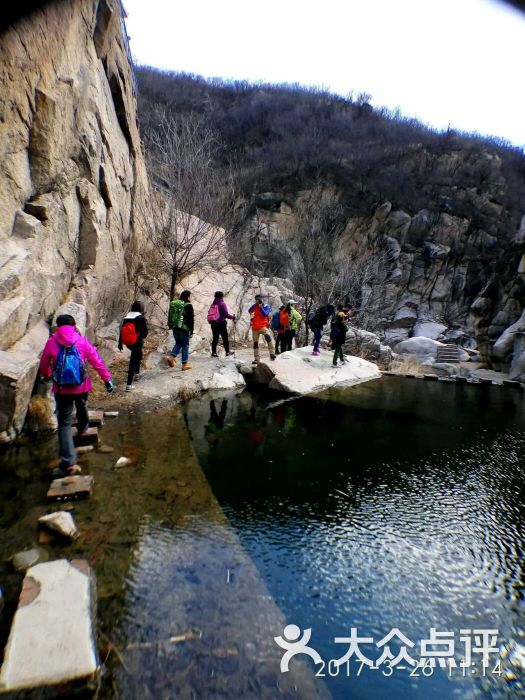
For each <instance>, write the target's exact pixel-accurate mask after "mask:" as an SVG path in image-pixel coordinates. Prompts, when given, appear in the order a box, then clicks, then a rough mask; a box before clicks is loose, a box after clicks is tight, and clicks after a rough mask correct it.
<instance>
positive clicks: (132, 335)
mask: <svg viewBox="0 0 525 700" xmlns="http://www.w3.org/2000/svg"><path fill="white" fill-rule="evenodd" d="M120 337H121V338H122V344H123V345H127V346H128V347H129V346H130V345H135V343H136V342H137V340H138V339H139V338H140V333H139V332H138V331H137V329H136V327H135V324H134V323H133V321H126V320H125V319H124V325H123V326H122V330H121V332H120Z"/></svg>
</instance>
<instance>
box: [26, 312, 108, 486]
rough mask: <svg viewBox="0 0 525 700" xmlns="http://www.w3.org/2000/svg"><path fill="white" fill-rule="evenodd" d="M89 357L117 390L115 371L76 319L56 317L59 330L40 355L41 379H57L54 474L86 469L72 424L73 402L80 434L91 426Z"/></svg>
mask: <svg viewBox="0 0 525 700" xmlns="http://www.w3.org/2000/svg"><path fill="white" fill-rule="evenodd" d="M86 360H87V362H89V364H90V365H91V366H92V367H93V369H94V370H95V371H96V372H97V374H98V375H99V377H100V378H101V379H102V381H103V382H104V384H105V385H106V389H107V391H108V393H109V394H111V392H112V391H114V389H115V385H114V384H113V382H112V381H111V374H110V372H109V370H108V368H107V367H106V365H105V364H104V362H103V361H102V358H101V357H100V355H99V354H98V352H97V351H96V349H95V348H94V347H93V346H92V345H91V343H90V342H89V341H88V339H87V338H84V337H83V336H81V335H80V333H79V332H78V330H77V328H76V324H75V319H74V318H73V316H70V315H69V314H62V315H60V316H58V317H57V319H56V331H55V332H54V333H53V335H52V336H51V337H50V338H49V339H48V341H47V343H46V345H45V347H44V351H43V352H42V357H41V358H40V365H39V375H40V379H41V381H46V380H48V379H51V378H52V379H53V393H54V395H55V402H56V413H57V419H58V442H59V446H60V465H59V466H58V467H57V469H56V470H55V471H54V472H53V476H70V475H72V474H79V473H80V472H81V471H82V469H81V468H80V467H79V466H78V464H77V463H76V461H77V454H76V450H75V445H74V443H73V433H72V431H71V426H72V423H73V405H75V407H76V410H77V434H78V435H83V434H85V433H86V431H87V429H88V423H89V419H88V411H87V398H88V393H89V392H90V391H91V389H92V388H93V385H92V383H91V377H90V376H89V374H88V372H87V370H86Z"/></svg>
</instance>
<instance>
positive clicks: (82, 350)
mask: <svg viewBox="0 0 525 700" xmlns="http://www.w3.org/2000/svg"><path fill="white" fill-rule="evenodd" d="M59 343H60V345H66V346H68V345H72V344H73V343H76V345H77V349H78V353H79V355H80V357H81V358H82V359H83V360H84V362H86V360H87V362H89V364H90V365H91V366H92V367H93V369H94V370H95V371H96V372H97V374H98V376H99V377H100V378H101V379H102V381H103V382H109V380H110V379H111V374H110V373H109V370H108V368H107V367H106V365H105V364H104V362H103V360H102V358H101V357H100V355H99V354H98V352H97V351H96V349H95V348H94V347H93V346H92V345H91V343H90V342H89V340H88V339H87V338H84V336H82V335H80V333H79V332H78V331H77V329H76V328H75V326H60V327H59V328H57V329H56V331H55V333H54V334H53V335H52V336H51V338H49V340H48V341H47V343H46V345H45V347H44V351H43V352H42V357H41V358H40V367H39V373H40V376H41V377H46V378H48V377H52V376H53V369H54V367H55V363H56V361H57V358H58V352H59V347H58V344H59ZM92 388H93V384H92V383H91V377H90V376H89V374H87V375H86V380H85V381H84V382H83V383H82V384H81V385H80V386H71V387H63V388H62V389H61V390H60V393H61V394H85V393H87V392H88V391H91V389H92ZM53 391H54V393H55V394H56V393H58V387H57V385H56V384H55V382H53Z"/></svg>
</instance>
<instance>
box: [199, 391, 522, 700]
mask: <svg viewBox="0 0 525 700" xmlns="http://www.w3.org/2000/svg"><path fill="white" fill-rule="evenodd" d="M328 399H329V400H327V399H325V398H324V397H323V398H318V399H312V398H305V399H298V400H296V401H293V402H285V403H282V404H279V405H275V404H273V405H272V407H270V408H268V400H266V399H265V398H264V397H262V398H260V399H259V400H257V399H255V400H253V399H251V398H250V397H249V396H248V395H242V396H241V397H239V398H238V400H237V401H236V403H235V405H234V406H232V407H231V414H230V420H229V423H228V424H227V425H226V426H225V428H224V430H223V434H222V436H221V443H220V445H219V446H218V447H217V449H216V450H214V451H213V452H209V451H208V450H207V447H206V443H205V441H203V440H202V439H201V438H200V437H199V435H200V433H201V430H202V429H201V427H200V426H201V425H202V417H200V415H201V409H200V408H199V402H198V401H196V402H193V403H192V404H191V405H190V406H189V407H188V412H187V419H188V423H189V426H190V429H191V432H192V435H193V437H194V441H195V444H196V446H197V449H198V451H199V455H200V457H201V460H202V462H203V464H204V465H205V471H206V474H207V477H208V479H209V480H210V483H211V485H212V488H213V489H214V492H215V493H216V495H217V496H218V498H219V501H220V502H221V505H223V507H224V508H225V510H226V512H227V514H228V516H229V518H230V520H231V521H232V522H233V523H234V525H235V526H236V528H237V531H238V533H239V536H240V538H241V541H242V543H243V545H244V546H245V547H246V548H247V550H248V551H249V553H250V554H251V556H252V557H253V558H254V561H255V562H256V564H257V566H258V567H259V570H260V571H261V573H262V575H263V576H264V577H265V580H266V582H267V584H268V587H269V589H270V591H271V593H272V595H273V596H274V597H275V598H276V601H277V603H278V604H279V605H280V607H281V608H282V609H283V611H284V612H285V613H286V616H287V618H288V620H289V621H291V622H294V623H296V624H297V625H299V626H300V627H301V628H302V629H304V628H309V627H311V628H312V630H313V633H312V645H313V646H314V647H315V648H316V649H317V650H318V651H319V652H320V653H321V655H322V656H323V658H325V659H330V658H334V657H335V658H337V656H341V653H340V649H337V648H336V645H335V644H334V637H336V636H345V635H347V634H348V632H349V629H350V627H357V628H358V629H359V631H360V632H362V633H363V635H364V636H371V637H373V638H374V641H377V640H378V639H381V637H383V636H384V635H385V634H387V632H389V630H391V629H392V628H394V627H397V628H399V629H400V630H401V631H402V632H403V633H404V634H405V635H407V637H409V638H410V639H411V640H413V641H414V642H416V643H417V642H418V641H419V640H421V639H423V638H428V635H429V631H430V628H431V627H436V628H438V629H440V630H446V631H450V632H454V633H455V634H456V638H457V643H458V644H459V636H460V630H461V629H474V628H497V629H499V631H500V638H501V640H506V641H509V640H513V639H518V640H522V637H523V604H522V586H523V582H524V571H523V554H524V541H523V540H524V535H523V532H524V524H525V502H524V498H523V496H524V495H525V494H524V475H525V474H524V472H525V433H524V428H525V420H524V418H523V398H522V395H521V393H520V392H516V391H515V390H512V389H509V390H506V389H499V390H498V389H490V388H489V389H488V390H485V388H481V387H460V386H457V387H456V386H454V387H451V386H448V385H446V386H443V385H438V384H433V383H426V382H421V381H413V382H410V381H408V382H407V381H399V380H396V379H393V380H392V381H381V382H371V383H369V384H364V385H361V386H358V387H353V388H352V389H350V390H346V391H332V392H330V393H329V395H328ZM254 436H255V439H254ZM371 647H373V645H371ZM364 648H365V650H366V645H365V646H364ZM369 651H370V654H371V656H374V654H373V653H372V648H370V649H369ZM375 656H377V649H375ZM488 675H489V676H490V677H486V678H479V677H476V676H474V675H472V677H471V678H462V677H456V676H455V675H454V674H452V677H449V674H447V673H446V671H443V670H441V669H436V671H435V673H433V675H432V677H430V678H420V679H417V678H410V677H409V676H408V674H406V673H405V674H403V673H401V672H399V673H396V674H393V676H392V677H390V678H384V677H382V676H381V675H380V674H379V673H378V672H375V675H374V673H373V672H369V673H368V676H366V677H364V676H363V677H360V678H355V677H354V678H352V679H348V678H346V677H341V676H339V677H337V678H327V679H326V681H327V684H328V686H329V688H330V690H331V691H332V693H333V694H334V697H336V698H346V697H348V694H349V693H350V692H351V693H352V697H353V698H354V697H356V698H361V697H362V698H382V697H385V698H386V697H389V698H393V697H395V698H397V697H400V698H401V697H403V698H407V697H408V698H422V697H425V698H434V697H435V698H446V697H473V698H478V697H479V698H488V697H496V696H499V695H500V694H501V695H502V696H505V697H522V696H523V690H522V688H521V686H520V685H518V684H517V683H513V684H509V683H507V682H506V681H505V680H504V679H503V678H502V677H499V676H498V675H496V674H488Z"/></svg>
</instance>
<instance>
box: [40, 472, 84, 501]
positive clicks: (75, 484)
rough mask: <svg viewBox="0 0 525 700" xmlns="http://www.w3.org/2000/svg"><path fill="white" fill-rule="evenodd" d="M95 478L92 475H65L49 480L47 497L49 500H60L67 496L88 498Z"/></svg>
mask: <svg viewBox="0 0 525 700" xmlns="http://www.w3.org/2000/svg"><path fill="white" fill-rule="evenodd" d="M94 482H95V479H94V477H93V476H79V475H78V474H77V475H75V476H66V477H64V478H63V479H54V480H53V481H52V482H51V486H50V487H49V491H48V492H47V498H48V500H49V501H60V500H62V499H68V498H89V496H90V495H91V492H92V491H93V484H94Z"/></svg>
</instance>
